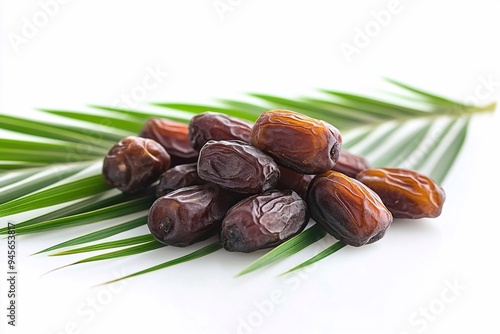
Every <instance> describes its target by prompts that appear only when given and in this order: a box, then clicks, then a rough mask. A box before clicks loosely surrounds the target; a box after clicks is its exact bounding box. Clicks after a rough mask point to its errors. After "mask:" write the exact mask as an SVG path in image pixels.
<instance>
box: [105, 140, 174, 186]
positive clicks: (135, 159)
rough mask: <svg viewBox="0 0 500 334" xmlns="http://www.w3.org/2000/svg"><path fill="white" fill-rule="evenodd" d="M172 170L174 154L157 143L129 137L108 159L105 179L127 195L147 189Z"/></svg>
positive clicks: (107, 156) (122, 141)
mask: <svg viewBox="0 0 500 334" xmlns="http://www.w3.org/2000/svg"><path fill="white" fill-rule="evenodd" d="M169 167H170V155H169V154H168V153H167V151H165V149H164V148H163V147H162V146H161V145H160V144H159V143H157V142H156V141H154V140H152V139H146V138H141V137H127V138H124V139H122V140H121V141H120V142H119V143H118V144H116V145H115V146H113V147H112V148H111V150H109V152H108V154H107V155H106V157H105V158H104V163H103V166H102V175H103V177H104V180H105V181H106V182H107V183H108V184H110V185H112V186H114V187H116V188H118V189H120V190H121V191H122V192H124V193H135V192H138V191H141V190H144V189H146V188H147V187H148V186H149V185H151V184H152V183H153V182H155V181H156V180H158V178H159V177H160V175H161V174H162V173H163V172H164V171H165V170H167V169H168V168H169Z"/></svg>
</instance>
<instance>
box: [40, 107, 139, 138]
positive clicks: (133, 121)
mask: <svg viewBox="0 0 500 334" xmlns="http://www.w3.org/2000/svg"><path fill="white" fill-rule="evenodd" d="M40 110H41V111H45V112H47V113H50V114H54V115H59V116H63V117H66V118H71V119H77V120H80V121H84V122H89V123H94V124H97V125H103V126H107V127H111V128H114V129H120V130H124V131H127V132H130V133H138V132H139V130H140V129H141V127H142V119H140V118H132V117H130V116H127V117H124V116H123V115H122V116H121V117H120V118H118V117H113V115H112V114H110V113H107V114H103V115H96V114H90V113H84V112H75V111H66V110H53V109H40Z"/></svg>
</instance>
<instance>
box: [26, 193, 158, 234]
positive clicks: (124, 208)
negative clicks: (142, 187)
mask: <svg viewBox="0 0 500 334" xmlns="http://www.w3.org/2000/svg"><path fill="white" fill-rule="evenodd" d="M153 201H154V198H153V197H152V196H148V197H143V198H138V199H134V200H130V201H126V202H123V203H119V204H115V205H111V206H108V207H105V208H102V209H97V210H94V211H88V212H84V213H80V214H76V215H72V216H66V217H61V218H57V219H53V220H48V221H44V222H41V223H38V224H34V225H29V226H24V227H18V226H16V233H18V234H25V233H34V232H41V231H45V230H50V229H54V228H61V227H69V226H81V225H85V224H91V223H96V222H101V221H103V220H106V219H112V218H117V217H122V216H125V215H128V214H132V213H136V212H139V211H143V210H147V209H149V208H150V207H151V204H153Z"/></svg>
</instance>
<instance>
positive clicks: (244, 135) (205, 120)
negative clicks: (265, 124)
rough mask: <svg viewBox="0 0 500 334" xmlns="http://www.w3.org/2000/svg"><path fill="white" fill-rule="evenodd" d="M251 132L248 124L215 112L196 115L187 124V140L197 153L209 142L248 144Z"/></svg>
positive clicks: (250, 126)
mask: <svg viewBox="0 0 500 334" xmlns="http://www.w3.org/2000/svg"><path fill="white" fill-rule="evenodd" d="M251 131H252V125H251V124H250V123H248V122H246V121H244V120H241V119H238V118H235V117H231V116H228V115H224V114H220V113H215V112H204V113H202V114H199V115H196V116H194V117H193V118H191V121H190V122H189V139H190V141H191V145H192V147H194V149H195V150H197V151H199V150H201V148H202V147H203V145H205V144H206V143H207V142H208V141H210V140H241V141H244V142H247V143H248V142H250V132H251Z"/></svg>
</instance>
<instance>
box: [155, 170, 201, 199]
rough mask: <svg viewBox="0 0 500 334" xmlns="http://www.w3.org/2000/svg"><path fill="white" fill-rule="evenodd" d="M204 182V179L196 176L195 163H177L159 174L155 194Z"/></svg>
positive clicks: (163, 193) (158, 194)
mask: <svg viewBox="0 0 500 334" xmlns="http://www.w3.org/2000/svg"><path fill="white" fill-rule="evenodd" d="M204 183H205V181H204V180H202V179H201V178H200V177H199V176H198V172H197V167H196V163H193V164H184V165H177V166H175V167H172V168H170V169H169V170H167V171H166V172H165V173H163V174H162V175H161V176H160V179H159V180H158V184H157V185H156V196H157V197H160V196H164V195H166V194H168V193H169V192H171V191H174V190H177V189H180V188H184V187H189V186H195V185H199V184H204Z"/></svg>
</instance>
